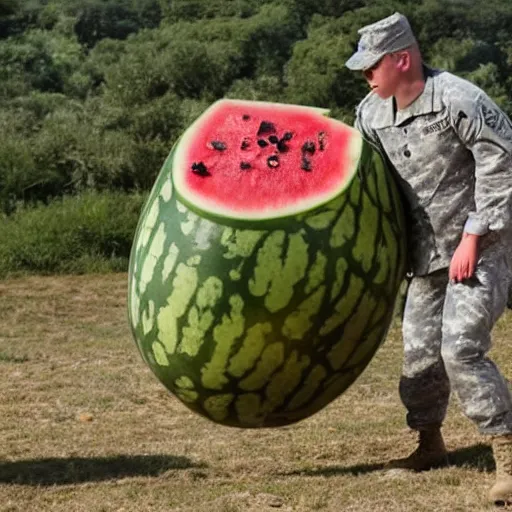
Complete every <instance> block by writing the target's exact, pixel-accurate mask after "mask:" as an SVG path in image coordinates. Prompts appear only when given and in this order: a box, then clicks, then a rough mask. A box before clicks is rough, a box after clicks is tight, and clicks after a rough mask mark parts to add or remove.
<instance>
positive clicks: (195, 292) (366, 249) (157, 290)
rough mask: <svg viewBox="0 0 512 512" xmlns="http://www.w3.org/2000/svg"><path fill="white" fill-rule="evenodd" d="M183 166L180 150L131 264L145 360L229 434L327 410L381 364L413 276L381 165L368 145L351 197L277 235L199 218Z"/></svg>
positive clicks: (287, 224)
mask: <svg viewBox="0 0 512 512" xmlns="http://www.w3.org/2000/svg"><path fill="white" fill-rule="evenodd" d="M171 168H172V153H171V155H170V156H169V158H168V159H167V161H166V163H165V164H164V167H163V169H162V171H161V173H160V175H159V178H158V179H157V182H156V183H155V186H154V188H153V190H152V192H151V195H150V197H149V199H148V201H147V204H146V206H145V208H144V211H143V213H142V215H141V219H140V222H139V226H138V228H137V233H136V236H135V240H134V245H133V249H132V255H131V259H130V271H129V318H130V322H131V326H132V330H133V334H134V337H135V340H136V342H137V345H138V348H139V350H140V352H141V354H142V357H143V358H144V360H145V361H146V363H147V364H148V365H149V366H150V368H151V369H152V371H153V372H154V373H155V374H156V376H157V377H158V379H160V381H161V382H162V383H163V384H164V385H165V386H166V387H167V388H168V389H169V390H171V391H172V392H173V393H174V394H175V395H176V396H177V397H178V398H179V399H180V400H181V401H182V402H183V403H185V404H186V405H187V406H188V407H190V408H191V409H192V410H194V411H197V412H198V413H200V414H202V415H205V416H207V417H208V418H210V419H212V420H213V421H215V422H218V423H222V424H224V425H231V426H237V427H273V426H279V425H286V424H290V423H292V422H295V421H298V420H301V419H303V418H306V417H308V416H310V415H311V414H313V413H315V412H317V411H318V410H320V409H321V408H322V407H324V406H325V405H327V404H328V403H329V402H331V401H332V400H333V399H334V398H336V397H337V396H339V395H340V394H341V393H343V391H345V390H346V389H347V388H348V387H349V386H350V385H351V384H352V383H353V382H354V380H355V379H356V378H357V377H358V376H359V375H360V374H361V372H362V371H363V370H364V368H365V367H366V366H367V365H368V363H369V362H370V360H371V359H372V357H373V355H374V353H375V351H376V350H377V348H378V347H379V345H380V344H381V342H382V341H383V339H384V337H385V334H386V332H387V329H388V326H389V323H390V320H391V316H392V312H393V306H394V301H395V297H396V293H397V291H398V287H399V285H400V283H401V281H402V278H403V274H404V268H405V239H404V230H403V213H402V209H401V205H400V199H399V196H398V193H397V190H396V188H395V185H394V182H393V181H392V179H391V176H390V174H389V172H388V171H387V170H386V169H385V166H384V163H383V161H382V159H381V157H380V155H379V154H378V153H377V152H376V151H374V150H373V149H372V148H371V147H370V146H369V145H368V144H367V143H364V145H363V150H362V154H361V158H360V162H359V168H358V172H357V173H356V175H355V176H354V178H353V179H352V182H351V183H350V185H349V186H348V187H347V188H346V189H345V190H344V191H343V193H342V194H341V195H340V196H339V197H337V198H336V199H334V200H332V201H330V202H329V203H327V204H324V205H322V206H320V207H319V208H317V209H314V210H311V211H309V212H307V213H305V214H303V215H301V216H298V217H292V218H287V219H285V220H284V221H282V222H281V224H274V225H273V226H272V227H271V228H269V226H268V225H265V229H255V227H258V228H261V226H262V224H258V223H256V222H252V224H251V225H250V226H247V228H246V229H242V228H241V227H240V226H239V225H236V226H227V225H223V224H220V223H216V222H213V221H211V220H207V219H204V218H201V217H199V216H198V215H197V214H196V213H195V212H193V211H191V210H190V209H189V208H188V207H187V206H185V205H183V204H182V203H180V201H179V199H178V198H177V197H176V194H174V193H173V190H172V183H171V176H170V174H171ZM249 227H250V228H252V229H248V228H249Z"/></svg>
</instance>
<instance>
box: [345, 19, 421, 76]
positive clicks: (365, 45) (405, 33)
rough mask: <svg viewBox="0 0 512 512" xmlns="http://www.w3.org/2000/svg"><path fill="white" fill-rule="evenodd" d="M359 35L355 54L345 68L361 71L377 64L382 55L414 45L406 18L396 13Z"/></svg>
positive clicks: (370, 26) (365, 29) (364, 29)
mask: <svg viewBox="0 0 512 512" xmlns="http://www.w3.org/2000/svg"><path fill="white" fill-rule="evenodd" d="M357 33H358V34H360V35H361V39H360V40H359V44H358V45H357V52H356V53H354V55H352V57H350V59H348V60H347V62H346V63H345V66H347V68H349V69H352V70H354V71H356V70H357V71H361V70H365V69H368V68H371V67H372V66H373V65H375V64H377V62H379V60H380V59H382V57H384V55H386V54H388V53H393V52H397V51H399V50H403V49H404V48H408V47H409V46H411V45H413V44H415V43H416V38H415V37H414V34H413V33H412V29H411V26H410V25H409V22H408V21H407V18H406V17H405V16H404V15H403V14H400V13H398V12H395V14H392V15H391V16H388V17H387V18H384V19H382V20H380V21H377V22H375V23H372V24H371V25H366V26H365V27H363V28H361V29H359V30H358V31H357Z"/></svg>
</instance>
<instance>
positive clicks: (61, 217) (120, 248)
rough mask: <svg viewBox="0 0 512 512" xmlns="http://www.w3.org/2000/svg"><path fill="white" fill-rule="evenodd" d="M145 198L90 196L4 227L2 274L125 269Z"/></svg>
mask: <svg viewBox="0 0 512 512" xmlns="http://www.w3.org/2000/svg"><path fill="white" fill-rule="evenodd" d="M145 198H146V196H145V195H144V194H121V193H103V194H98V193H86V194H83V195H81V196H77V197H65V198H63V199H61V200H55V201H53V202H52V203H50V204H49V205H47V206H42V205H41V206H37V207H33V208H22V209H18V210H17V211H16V213H15V214H13V215H12V216H11V217H8V218H6V219H4V220H3V221H2V222H1V223H0V276H1V277H5V276H7V275H9V274H16V273H31V272H35V273H40V274H51V273H88V272H107V271H126V270H127V268H128V259H129V255H130V249H131V244H132V240H133V236H134V234H135V228H136V226H137V221H138V218H139V215H140V211H141V208H142V206H143V203H144V200H145Z"/></svg>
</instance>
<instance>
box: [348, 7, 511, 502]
mask: <svg viewBox="0 0 512 512" xmlns="http://www.w3.org/2000/svg"><path fill="white" fill-rule="evenodd" d="M359 34H360V36H361V38H360V42H359V45H358V49H357V52H356V53H355V54H354V55H353V56H352V57H351V58H350V59H349V60H348V61H347V63H346V66H347V67H348V68H349V69H352V70H359V71H362V72H363V74H364V77H365V78H366V80H367V82H368V84H369V86H370V88H371V92H370V93H369V94H368V95H367V96H366V98H364V99H363V101H362V102H361V103H360V105H359V107H358V109H357V118H356V127H357V128H358V129H359V130H360V131H361V132H362V134H363V136H364V137H365V138H366V139H368V140H369V141H370V142H372V143H373V144H375V145H376V146H377V147H378V148H379V149H380V150H381V151H382V153H383V154H384V156H385V158H387V159H388V161H389V162H390V164H391V168H392V169H394V171H396V173H397V179H398V181H399V183H400V184H401V185H402V189H403V192H404V197H405V199H406V201H405V203H406V205H407V206H408V208H409V209H410V216H409V217H410V218H411V219H412V221H411V223H410V226H409V228H410V232H409V237H408V239H409V242H410V247H411V250H410V260H411V261H410V266H411V274H412V277H411V280H410V284H409V288H408V293H407V298H406V303H405V309H404V317H403V343H404V362H403V372H402V377H401V379H400V386H399V391H400V397H401V399H402V401H403V403H404V405H405V407H406V409H407V423H408V425H409V426H410V427H411V428H412V429H414V430H416V431H418V432H419V446H418V448H417V449H416V451H414V452H413V453H412V454H411V455H409V456H408V457H406V458H404V459H398V460H393V461H390V462H389V463H387V465H386V466H387V467H388V468H404V469H409V470H416V471H421V470H426V469H430V468H432V467H436V466H441V465H444V464H446V463H447V457H446V455H447V452H446V448H445V445H444V441H443V438H442V435H441V425H442V423H443V420H444V418H445V414H446V409H447V406H448V398H449V394H450V389H453V390H454V392H455V393H456V394H457V395H458V397H459V399H460V402H461V405H462V409H463V411H464V413H465V414H466V416H467V417H468V418H470V419H471V420H473V422H475V423H476V425H477V426H478V428H479V430H480V432H481V433H482V434H486V435H489V436H492V447H493V454H494V458H495V460H496V483H495V484H494V485H493V487H492V488H491V490H490V492H489V498H490V500H491V501H492V502H494V503H496V504H507V503H510V502H512V401H511V396H510V393H509V389H508V386H507V381H506V380H505V379H504V378H503V376H502V375H501V374H500V372H499V370H498V368H497V367H496V365H495V364H494V363H493V362H492V361H491V360H490V359H489V358H488V357H487V355H486V354H487V352H488V350H489V348H490V345H491V336H490V331H491V329H492V327H493V325H494V323H495V322H496V320H497V319H498V317H499V316H500V315H501V314H502V312H503V311H504V308H505V307H506V304H507V299H508V286H509V282H510V276H511V271H510V266H509V263H508V261H507V259H508V256H509V255H508V254H507V244H510V240H511V233H512V218H511V217H512V124H511V122H510V120H509V119H508V118H507V116H506V115H505V114H504V113H503V112H502V111H501V110H500V109H499V108H498V107H497V106H496V105H495V103H494V102H493V101H492V100H491V99H490V98H489V97H488V96H487V95H486V94H485V93H484V92H483V91H482V90H481V89H479V88H478V87H476V86H475V85H473V84H471V83H469V82H468V81H465V80H463V79H461V78H458V77H456V76H454V75H452V74H450V73H447V72H444V71H439V70H435V69H431V68H429V67H427V66H426V65H425V64H424V63H423V61H422V57H421V53H420V49H419V47H418V44H417V42H416V39H415V37H414V34H413V32H412V30H411V27H410V25H409V23H408V21H407V19H406V18H405V17H404V16H403V15H401V14H399V13H395V14H393V15H392V16H389V17H387V18H385V19H383V20H380V21H378V22H376V23H373V24H371V25H368V26H366V27H363V28H362V29H360V30H359ZM509 247H510V246H509ZM509 250H510V249H509Z"/></svg>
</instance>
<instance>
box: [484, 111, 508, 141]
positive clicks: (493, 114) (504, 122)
mask: <svg viewBox="0 0 512 512" xmlns="http://www.w3.org/2000/svg"><path fill="white" fill-rule="evenodd" d="M480 108H481V110H482V117H483V119H484V122H485V124H486V125H487V126H488V127H489V128H490V129H491V130H493V131H494V132H495V133H497V134H498V135H499V136H500V137H503V138H507V136H508V137H509V138H510V137H511V136H512V124H511V123H510V120H509V118H508V117H507V116H506V115H505V114H504V113H503V112H502V111H501V110H500V109H499V108H498V107H495V106H493V105H489V104H485V103H482V105H481V107H480Z"/></svg>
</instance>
